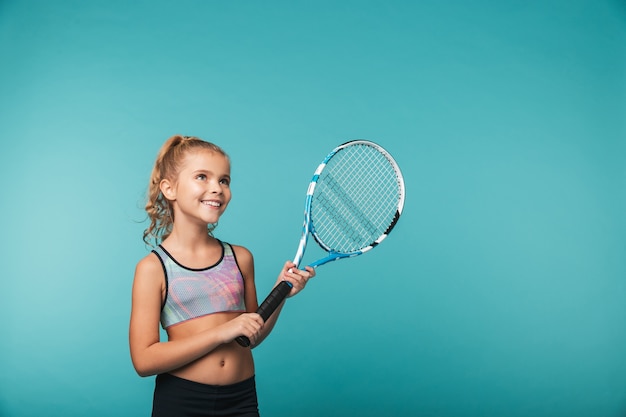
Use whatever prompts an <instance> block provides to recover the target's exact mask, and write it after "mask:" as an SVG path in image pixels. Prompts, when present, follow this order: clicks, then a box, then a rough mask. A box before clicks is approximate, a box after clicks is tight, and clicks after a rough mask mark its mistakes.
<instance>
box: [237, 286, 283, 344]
mask: <svg viewBox="0 0 626 417" xmlns="http://www.w3.org/2000/svg"><path fill="white" fill-rule="evenodd" d="M292 287H293V285H291V282H289V281H282V282H281V283H280V284H278V285H277V286H276V287H274V289H273V290H272V292H271V293H270V295H268V296H267V298H266V299H265V300H264V301H263V302H262V303H261V305H260V306H259V308H258V309H257V311H256V312H257V313H258V314H259V315H260V316H261V318H262V319H263V321H267V319H269V318H270V316H271V315H272V313H273V312H274V311H276V309H277V308H278V306H279V305H280V303H282V302H283V300H284V299H285V298H287V295H288V294H289V292H290V291H291V288H292ZM235 340H236V341H237V343H239V344H240V345H241V346H243V347H248V346H250V339H248V338H247V337H246V336H239V337H237V338H236V339H235Z"/></svg>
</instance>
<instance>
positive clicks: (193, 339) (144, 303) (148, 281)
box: [129, 254, 263, 376]
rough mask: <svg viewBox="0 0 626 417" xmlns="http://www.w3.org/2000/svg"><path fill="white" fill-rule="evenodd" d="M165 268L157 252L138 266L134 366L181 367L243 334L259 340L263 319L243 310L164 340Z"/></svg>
mask: <svg viewBox="0 0 626 417" xmlns="http://www.w3.org/2000/svg"><path fill="white" fill-rule="evenodd" d="M164 281H165V280H164V275H163V269H162V267H161V264H160V262H159V260H158V259H157V257H156V255H154V254H150V255H148V256H147V257H146V258H144V259H142V260H141V261H140V262H139V263H138V264H137V268H136V270H135V279H134V282H133V291H132V309H131V317H130V328H129V344H130V354H131V359H132V361H133V366H134V367H135V370H136V371H137V373H138V374H139V375H141V376H149V375H154V374H159V373H163V372H168V371H172V370H174V369H177V368H180V367H181V366H184V365H186V364H188V363H190V362H193V361H194V360H196V359H198V358H200V357H202V356H204V355H206V354H207V353H209V352H211V351H212V350H214V349H215V348H217V347H218V346H219V345H221V344H223V343H228V342H230V341H232V340H233V339H234V338H235V337H237V336H239V335H241V334H243V335H246V336H248V337H249V338H250V340H256V339H257V337H258V334H259V330H260V328H261V326H262V323H263V320H262V319H261V317H260V316H259V315H258V314H243V315H241V316H239V317H237V318H236V319H233V320H231V321H229V322H227V323H224V324H222V325H220V326H217V327H215V328H213V329H209V330H205V331H203V332H199V333H196V334H194V335H192V336H190V337H187V338H185V339H181V340H175V341H167V342H161V341H160V339H159V319H160V311H161V302H162V299H163V294H164V290H165V288H164V285H165V283H164Z"/></svg>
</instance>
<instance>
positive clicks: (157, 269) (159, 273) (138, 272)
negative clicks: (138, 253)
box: [135, 252, 165, 284]
mask: <svg viewBox="0 0 626 417" xmlns="http://www.w3.org/2000/svg"><path fill="white" fill-rule="evenodd" d="M164 275H165V274H164V272H163V266H162V264H161V260H160V259H159V257H158V256H157V255H156V254H155V253H152V252H151V253H149V254H148V255H146V256H145V257H144V258H142V259H141V260H140V261H139V262H137V266H136V267H135V281H142V282H146V283H147V282H152V283H158V284H160V283H161V282H162V281H163V278H164Z"/></svg>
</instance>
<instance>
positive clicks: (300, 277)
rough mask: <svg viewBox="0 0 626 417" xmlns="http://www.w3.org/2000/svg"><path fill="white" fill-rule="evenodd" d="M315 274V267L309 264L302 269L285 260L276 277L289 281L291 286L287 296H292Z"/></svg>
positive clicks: (279, 279)
mask: <svg viewBox="0 0 626 417" xmlns="http://www.w3.org/2000/svg"><path fill="white" fill-rule="evenodd" d="M314 276H315V269H314V268H311V267H310V266H307V267H305V269H304V270H302V269H298V268H296V264H294V263H293V262H291V261H287V262H285V265H284V266H283V270H282V272H281V274H280V276H279V277H278V281H279V282H280V281H289V282H290V283H291V285H293V288H292V289H291V292H290V293H289V295H288V297H293V296H294V295H296V294H297V293H299V292H300V291H302V290H303V289H304V287H305V286H306V284H307V282H308V281H309V280H310V279H311V278H313V277H314Z"/></svg>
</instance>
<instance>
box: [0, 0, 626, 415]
mask: <svg viewBox="0 0 626 417" xmlns="http://www.w3.org/2000/svg"><path fill="white" fill-rule="evenodd" d="M0 61H1V65H0V139H1V141H2V147H1V148H0V179H1V181H2V187H1V193H0V200H1V205H0V210H1V214H2V215H1V216H0V230H2V251H1V255H0V256H1V260H2V266H1V271H2V277H1V278H0V280H1V281H0V282H1V283H2V286H1V288H2V289H1V290H0V317H2V319H3V320H2V339H1V341H0V369H1V370H2V371H1V372H0V415H2V416H44V415H45V416H92V417H94V416H111V415H120V416H122V415H124V416H126V415H128V416H147V415H149V410H150V404H151V392H152V386H153V379H152V378H146V379H142V378H140V377H138V376H137V375H136V374H135V373H134V371H133V369H132V366H131V363H130V359H129V354H128V345H127V331H128V317H129V311H130V288H131V283H132V274H133V269H134V265H135V263H136V262H137V260H139V259H140V258H141V257H142V256H144V255H145V254H146V253H147V248H146V247H145V246H144V245H143V242H142V241H141V232H142V230H143V229H144V228H145V226H146V223H142V220H144V215H143V212H142V204H143V195H144V191H145V187H146V185H147V181H148V175H149V171H150V169H151V166H152V162H153V160H154V157H155V155H156V152H157V150H158V148H159V147H160V146H161V144H162V142H163V141H164V140H165V139H166V138H167V137H168V136H170V135H172V134H175V133H182V134H187V135H197V136H200V137H202V138H205V139H207V140H212V141H215V142H216V143H218V144H220V145H222V146H223V147H224V148H225V149H226V150H227V151H228V152H229V153H230V155H231V158H232V161H233V177H234V181H233V190H234V191H233V192H234V200H233V202H232V204H231V206H230V208H229V210H228V211H227V213H226V215H225V216H224V218H223V221H222V222H221V224H220V226H219V229H218V236H219V237H221V238H222V239H224V240H228V241H231V242H234V243H238V244H242V245H245V246H247V247H248V248H250V249H251V250H252V251H253V253H254V254H255V258H256V262H257V281H258V287H259V297H260V298H262V297H264V295H265V294H266V293H267V292H268V291H269V290H270V288H271V285H272V284H273V282H274V279H275V276H276V273H277V271H278V269H279V267H280V266H281V265H282V263H283V262H284V261H285V260H287V259H289V258H291V257H292V256H293V252H294V251H295V246H296V244H297V240H298V237H299V233H300V227H301V221H302V220H301V212H302V206H303V203H304V201H303V194H304V191H305V188H306V185H307V183H308V180H309V178H310V175H311V173H312V170H313V169H314V168H315V166H317V164H318V163H319V162H320V160H321V159H322V158H323V157H324V156H325V155H326V153H327V152H328V151H329V150H330V149H331V148H332V147H333V146H335V145H337V144H339V143H342V142H344V141H347V140H349V139H354V138H366V139H370V140H374V141H377V142H379V143H381V144H382V145H383V146H385V147H386V148H388V149H389V151H391V152H392V154H394V155H395V156H396V158H397V160H398V162H399V163H400V165H401V166H402V168H403V171H404V174H405V177H406V183H407V189H408V197H407V202H406V211H405V214H404V216H403V218H402V219H401V221H400V224H399V226H398V228H397V229H396V230H395V231H394V233H392V235H391V236H390V238H389V239H388V241H386V242H385V244H384V245H381V247H380V248H378V249H376V250H375V251H373V252H372V253H371V254H368V255H366V256H363V257H361V258H357V259H355V260H354V261H345V262H339V263H336V264H332V265H329V266H325V267H323V268H320V270H319V271H318V278H316V279H315V281H314V282H312V283H311V284H310V286H309V287H308V289H307V291H306V292H305V293H302V294H301V295H300V296H298V297H297V298H295V299H292V300H290V301H289V303H288V306H287V307H286V309H285V311H284V314H283V316H282V317H281V321H280V323H279V326H278V327H277V329H276V330H275V332H274V333H273V334H272V337H271V338H270V339H268V340H267V341H266V342H265V344H264V345H262V346H261V347H260V348H259V349H257V350H256V351H255V355H256V360H257V367H258V369H257V371H258V375H257V378H258V384H259V396H260V402H261V411H262V412H263V413H264V415H266V416H294V415H298V416H322V415H324V416H379V415H389V416H394V415H422V416H551V417H555V416H591V415H594V416H624V415H626V355H625V352H626V303H625V300H626V283H625V279H626V256H625V251H626V238H625V233H626V220H625V217H626V117H625V116H626V4H625V3H624V2H623V1H611V0H570V1H556V0H548V1H514V0H507V1H500V2H495V1H486V0H476V1H471V2H470V1H467V2H466V1H434V0H429V1H414V2H408V1H407V2H403V1H391V2H383V1H380V2H372V1H341V2H334V1H318V2H289V1H281V2H275V1H266V2H254V1H236V2H213V1H190V0H184V1H177V2H168V1H135V2H126V1H119V0H114V1H112V0H107V1H89V2H85V1H78V0H75V1H70V0H63V1H53V2H52V1H51V2H48V1H12V0H3V1H2V2H0Z"/></svg>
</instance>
